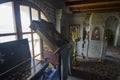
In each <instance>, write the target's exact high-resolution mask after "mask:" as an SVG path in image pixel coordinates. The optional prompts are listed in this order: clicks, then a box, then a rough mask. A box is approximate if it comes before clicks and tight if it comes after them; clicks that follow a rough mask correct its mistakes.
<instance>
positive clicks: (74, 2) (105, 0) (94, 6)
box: [65, 0, 120, 13]
mask: <svg viewBox="0 0 120 80" xmlns="http://www.w3.org/2000/svg"><path fill="white" fill-rule="evenodd" d="M65 4H66V7H68V8H69V9H70V11H72V12H73V13H91V12H120V0H65Z"/></svg>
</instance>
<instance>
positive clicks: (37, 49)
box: [33, 33, 41, 55]
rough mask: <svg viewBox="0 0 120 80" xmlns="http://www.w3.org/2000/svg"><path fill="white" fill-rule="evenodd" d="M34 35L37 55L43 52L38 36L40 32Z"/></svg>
mask: <svg viewBox="0 0 120 80" xmlns="http://www.w3.org/2000/svg"><path fill="white" fill-rule="evenodd" d="M33 37H34V39H33V40H34V51H35V52H34V53H35V55H38V54H40V53H41V52H40V51H41V50H40V49H41V48H40V37H39V36H38V34H36V33H34V34H33Z"/></svg>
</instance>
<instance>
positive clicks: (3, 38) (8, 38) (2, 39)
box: [0, 35, 16, 43]
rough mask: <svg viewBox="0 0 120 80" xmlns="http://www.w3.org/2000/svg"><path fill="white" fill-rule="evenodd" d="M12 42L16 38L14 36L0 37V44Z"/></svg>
mask: <svg viewBox="0 0 120 80" xmlns="http://www.w3.org/2000/svg"><path fill="white" fill-rule="evenodd" d="M13 40H16V36H15V35H13V36H3V37H0V43H2V42H8V41H13Z"/></svg>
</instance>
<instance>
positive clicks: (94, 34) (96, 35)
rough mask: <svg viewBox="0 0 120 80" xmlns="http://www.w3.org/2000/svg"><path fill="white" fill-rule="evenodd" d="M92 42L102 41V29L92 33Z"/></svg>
mask: <svg viewBox="0 0 120 80" xmlns="http://www.w3.org/2000/svg"><path fill="white" fill-rule="evenodd" d="M91 40H100V28H99V27H95V28H94V30H93V31H92V37H91Z"/></svg>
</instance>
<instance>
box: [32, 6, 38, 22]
mask: <svg viewBox="0 0 120 80" xmlns="http://www.w3.org/2000/svg"><path fill="white" fill-rule="evenodd" d="M32 20H39V16H38V11H37V10H36V9H33V8H32Z"/></svg>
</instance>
